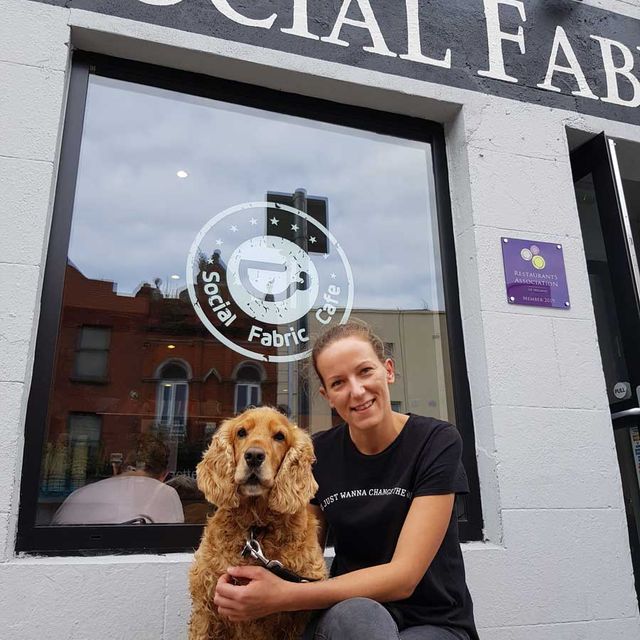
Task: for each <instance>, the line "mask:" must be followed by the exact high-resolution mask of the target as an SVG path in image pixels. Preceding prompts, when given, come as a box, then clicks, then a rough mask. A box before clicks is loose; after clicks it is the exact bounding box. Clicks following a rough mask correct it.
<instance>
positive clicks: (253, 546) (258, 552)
mask: <svg viewBox="0 0 640 640" xmlns="http://www.w3.org/2000/svg"><path fill="white" fill-rule="evenodd" d="M240 555H241V556H242V557H243V558H246V557H247V556H251V557H252V558H253V559H254V560H257V561H258V562H259V563H260V564H261V565H262V566H263V567H264V568H265V569H267V570H268V571H271V573H273V574H275V575H276V576H278V577H279V578H282V579H283V580H286V581H287V582H316V580H315V579H314V578H303V577H302V576H300V575H298V574H297V573H296V572H295V571H291V570H290V569H287V568H286V567H285V566H284V565H283V564H282V562H280V561H279V560H269V559H267V558H266V557H265V555H264V554H263V553H262V547H261V546H260V543H259V542H258V540H257V538H256V536H255V528H254V527H251V529H250V530H249V537H248V538H247V540H246V541H245V545H244V548H243V549H242V553H241V554H240Z"/></svg>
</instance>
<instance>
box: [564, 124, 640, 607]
mask: <svg viewBox="0 0 640 640" xmlns="http://www.w3.org/2000/svg"><path fill="white" fill-rule="evenodd" d="M611 142H612V141H611V140H610V139H609V138H607V136H606V135H605V134H604V133H601V134H599V135H597V136H595V137H594V138H592V139H591V140H589V141H588V142H586V143H585V144H583V145H581V146H580V147H578V148H577V149H576V150H574V151H573V152H572V153H571V170H572V173H573V181H574V183H577V182H578V181H579V180H581V179H582V178H584V177H585V176H587V175H589V174H591V176H592V178H593V187H594V193H595V197H596V204H597V208H598V214H599V218H600V226H601V229H602V235H603V238H604V244H605V251H606V255H607V265H608V270H609V273H610V276H611V289H612V294H613V298H614V301H615V307H616V313H617V316H618V324H619V328H620V337H621V340H622V344H623V349H624V353H625V356H626V364H627V369H628V374H629V382H630V383H631V389H632V393H631V397H630V398H629V399H627V400H623V401H620V402H616V404H615V405H611V406H610V410H611V413H612V424H613V428H614V429H615V430H616V431H617V430H623V429H629V428H630V427H631V426H637V425H640V409H639V408H638V402H639V398H638V397H637V396H636V394H635V390H636V388H637V387H638V386H639V385H640V340H638V336H639V335H640V295H639V290H638V287H639V286H640V283H639V282H636V278H635V276H634V273H633V267H632V258H631V253H630V249H629V244H628V240H627V232H626V222H625V214H624V209H623V208H624V206H625V205H624V193H623V192H621V189H622V186H621V184H620V185H619V181H617V180H616V175H618V177H619V168H618V167H617V165H616V159H615V158H614V157H613V156H612V153H611V150H610V148H609V144H610V143H611ZM613 144H615V142H613ZM629 447H630V443H629ZM624 454H625V452H624V451H618V456H619V457H620V456H621V455H624ZM620 468H621V475H622V490H623V495H624V501H625V511H626V515H627V526H628V529H629V546H630V549H631V561H632V564H633V570H634V576H635V585H636V594H637V596H638V600H639V601H640V537H639V534H640V532H639V531H638V528H637V525H636V519H635V517H634V515H633V511H632V496H631V490H632V486H631V485H632V484H633V483H635V484H636V486H637V484H638V482H637V478H632V477H630V476H627V474H625V470H624V468H623V465H622V464H621V465H620Z"/></svg>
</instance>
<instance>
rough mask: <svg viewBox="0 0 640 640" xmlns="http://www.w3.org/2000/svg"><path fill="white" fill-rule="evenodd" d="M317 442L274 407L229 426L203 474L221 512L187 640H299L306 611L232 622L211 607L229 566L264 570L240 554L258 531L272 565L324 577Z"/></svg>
mask: <svg viewBox="0 0 640 640" xmlns="http://www.w3.org/2000/svg"><path fill="white" fill-rule="evenodd" d="M313 460H314V456H313V446H312V444H311V439H310V438H309V436H308V435H307V434H306V433H305V432H304V431H303V430H302V429H299V428H298V427H296V426H295V425H293V424H291V422H289V421H288V420H287V418H286V417H285V416H283V415H282V414H281V413H279V412H278V411H276V410H275V409H271V408H269V407H260V408H256V409H249V410H247V411H245V412H244V413H242V414H241V415H239V416H237V417H235V418H232V419H230V420H227V421H226V422H224V423H223V424H222V426H221V427H220V429H219V430H218V432H217V433H216V434H215V435H214V437H213V440H212V442H211V446H210V447H209V449H208V450H207V452H206V453H205V454H204V456H203V458H202V461H201V462H200V464H199V465H198V467H197V478H198V487H199V488H200V490H201V491H202V492H203V493H204V494H205V496H206V498H207V500H208V501H209V502H211V503H212V504H214V505H216V506H217V507H218V509H217V511H216V513H215V514H214V515H213V516H212V517H210V518H209V519H208V521H207V525H206V527H205V530H204V533H203V535H202V541H201V542H200V547H199V548H198V550H197V551H196V554H195V557H194V562H193V565H192V567H191V570H190V573H189V587H190V590H191V598H192V601H193V607H192V611H191V621H190V623H189V640H298V638H299V637H300V635H301V634H302V631H303V630H304V627H305V625H306V622H307V620H308V614H307V613H306V612H293V613H288V612H285V613H279V614H273V615H270V616H267V617H265V618H262V619H259V620H256V621H252V622H241V623H233V622H230V621H228V620H226V619H224V618H221V617H220V616H219V615H218V613H217V611H216V607H215V605H214V603H213V597H214V593H215V588H216V583H217V581H218V578H219V577H220V576H221V575H222V574H223V573H225V571H226V569H227V567H229V566H234V565H235V566H237V565H241V564H258V563H257V562H256V561H255V560H252V559H251V558H250V557H247V558H243V557H241V553H242V551H243V548H244V547H245V544H246V541H247V539H248V538H249V537H250V536H251V532H252V531H253V532H254V536H255V539H256V540H258V542H259V543H260V545H261V547H262V553H263V555H264V556H265V557H266V558H268V559H269V560H278V561H280V562H281V563H282V564H283V565H284V567H285V568H286V569H289V570H291V571H293V572H295V573H297V574H298V575H300V576H305V577H308V578H310V579H321V578H324V577H325V576H326V567H325V563H324V559H323V556H322V550H321V549H320V545H319V544H318V538H317V528H318V523H317V520H316V518H315V517H314V516H313V514H311V513H310V512H309V511H308V509H307V506H308V503H309V500H310V499H311V497H313V495H314V494H315V492H316V490H317V484H316V482H315V480H314V478H313V475H312V474H311V464H312V462H313Z"/></svg>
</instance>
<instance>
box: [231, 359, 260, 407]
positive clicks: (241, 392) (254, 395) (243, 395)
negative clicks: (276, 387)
mask: <svg viewBox="0 0 640 640" xmlns="http://www.w3.org/2000/svg"><path fill="white" fill-rule="evenodd" d="M237 380H238V382H237V383H236V392H235V412H236V413H242V412H243V411H244V410H245V409H246V408H247V407H251V406H258V405H259V404H260V401H261V396H262V393H261V390H262V387H261V384H260V382H261V380H262V376H261V373H260V370H259V369H258V368H257V367H255V366H253V365H250V364H244V365H242V366H241V367H240V369H239V370H238V374H237Z"/></svg>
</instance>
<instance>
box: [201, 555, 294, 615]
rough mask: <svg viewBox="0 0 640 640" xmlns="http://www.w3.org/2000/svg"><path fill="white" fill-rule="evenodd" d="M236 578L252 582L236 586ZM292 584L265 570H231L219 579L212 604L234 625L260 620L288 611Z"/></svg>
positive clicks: (257, 568) (241, 568)
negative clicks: (288, 595) (287, 604)
mask: <svg viewBox="0 0 640 640" xmlns="http://www.w3.org/2000/svg"><path fill="white" fill-rule="evenodd" d="M234 578H237V579H238V580H239V581H240V582H241V583H245V582H247V580H248V581H249V582H247V583H246V584H239V585H237V584H234ZM291 584H292V583H290V582H286V581H285V580H282V579H280V578H278V577H277V576H275V575H273V573H271V572H270V571H267V570H266V569H264V568H262V567H255V566H251V565H249V566H242V567H229V568H228V569H227V573H225V574H223V575H222V576H220V578H219V579H218V584H217V585H216V594H215V597H214V598H213V603H214V604H215V605H216V606H217V607H218V613H219V614H220V615H221V616H223V617H225V618H228V619H229V620H231V622H247V621H249V620H257V619H258V618H264V616H268V615H269V614H271V613H277V612H279V611H284V610H285V609H286V607H285V605H286V603H287V592H288V590H289V589H290V587H291Z"/></svg>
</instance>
